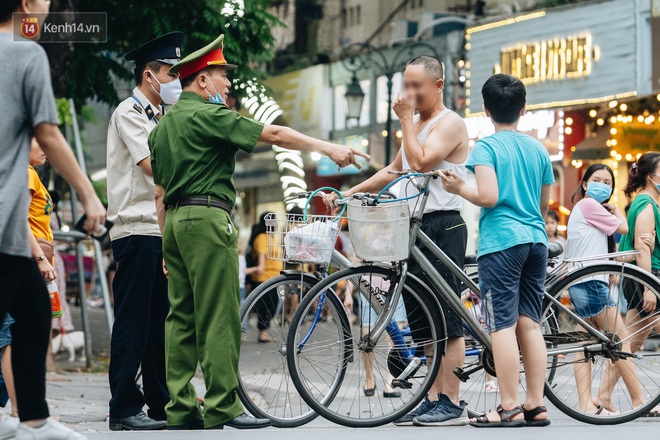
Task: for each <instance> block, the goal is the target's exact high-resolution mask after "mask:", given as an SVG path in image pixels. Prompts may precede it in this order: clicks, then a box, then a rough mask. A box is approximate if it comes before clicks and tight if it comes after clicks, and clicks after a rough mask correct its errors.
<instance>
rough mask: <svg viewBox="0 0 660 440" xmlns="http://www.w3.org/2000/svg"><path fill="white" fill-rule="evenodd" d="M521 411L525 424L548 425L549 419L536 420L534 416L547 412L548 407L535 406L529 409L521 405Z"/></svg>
mask: <svg viewBox="0 0 660 440" xmlns="http://www.w3.org/2000/svg"><path fill="white" fill-rule="evenodd" d="M523 411H524V412H525V422H526V423H527V426H548V425H549V424H550V419H547V418H546V419H541V420H536V418H535V417H536V416H538V415H539V414H543V413H547V412H548V409H547V408H546V407H545V406H537V407H536V408H534V409H529V410H528V409H525V407H523Z"/></svg>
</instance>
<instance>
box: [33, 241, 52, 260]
mask: <svg viewBox="0 0 660 440" xmlns="http://www.w3.org/2000/svg"><path fill="white" fill-rule="evenodd" d="M37 243H39V247H41V252H43V253H44V255H45V256H46V260H48V262H49V263H51V264H52V263H53V257H54V256H55V245H54V244H53V243H51V242H50V241H48V240H46V239H44V238H37Z"/></svg>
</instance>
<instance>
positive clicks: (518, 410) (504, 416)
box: [470, 405, 526, 428]
mask: <svg viewBox="0 0 660 440" xmlns="http://www.w3.org/2000/svg"><path fill="white" fill-rule="evenodd" d="M497 413H498V414H499V415H500V421H499V422H491V421H490V420H488V417H487V416H486V415H483V416H479V417H477V418H476V420H475V421H474V422H470V426H474V427H475V428H521V427H523V426H525V424H526V422H525V420H511V419H512V418H513V417H515V416H517V415H519V414H524V410H523V408H522V406H516V407H515V408H512V409H509V410H505V409H504V408H502V405H498V406H497Z"/></svg>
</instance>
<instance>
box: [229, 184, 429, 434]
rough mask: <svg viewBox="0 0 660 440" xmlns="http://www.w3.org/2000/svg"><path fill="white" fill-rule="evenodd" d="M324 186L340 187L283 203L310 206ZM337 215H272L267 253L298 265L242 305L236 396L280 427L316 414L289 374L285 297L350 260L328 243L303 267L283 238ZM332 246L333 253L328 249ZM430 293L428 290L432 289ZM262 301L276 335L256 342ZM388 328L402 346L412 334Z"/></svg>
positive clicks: (336, 305) (408, 358)
mask: <svg viewBox="0 0 660 440" xmlns="http://www.w3.org/2000/svg"><path fill="white" fill-rule="evenodd" d="M323 190H329V191H336V190H334V189H333V188H319V189H318V190H316V191H308V192H303V193H299V194H296V195H293V196H291V197H288V198H287V199H286V200H285V202H292V201H295V200H296V199H307V204H306V206H307V207H309V204H310V201H311V199H312V198H314V197H321V196H322V193H321V192H320V191H323ZM335 219H337V217H336V216H328V215H326V216H292V215H288V214H269V219H268V220H267V223H268V224H269V226H267V228H268V231H267V233H268V234H270V235H271V236H274V239H273V240H272V241H271V242H270V246H269V249H268V251H269V258H275V259H278V260H282V261H285V262H286V263H287V264H290V265H294V266H298V267H299V268H297V269H289V270H283V271H282V273H281V275H279V276H277V277H275V278H272V279H270V280H268V281H266V282H264V283H262V284H260V285H259V286H258V287H256V288H255V289H254V290H253V291H252V292H251V293H250V295H248V297H247V298H246V299H245V301H244V303H243V304H242V306H241V312H240V313H241V322H242V323H243V337H242V343H241V356H240V360H239V373H240V375H239V387H238V390H237V391H238V395H239V398H240V399H241V401H242V403H243V405H244V406H245V407H246V409H247V410H248V411H249V412H250V413H252V414H253V415H255V416H257V417H263V418H269V419H270V420H271V421H272V423H273V425H274V426H276V427H288V428H292V427H297V426H301V425H304V424H306V423H309V422H310V421H312V420H313V419H314V418H316V417H317V416H318V414H317V413H316V412H315V411H314V410H312V409H311V408H310V407H309V406H308V405H307V404H306V403H305V401H304V400H303V399H302V398H301V397H300V395H299V393H298V392H297V390H296V388H295V387H294V386H293V383H292V382H291V380H290V378H289V373H288V368H287V365H286V339H287V334H288V325H287V322H286V321H287V317H286V315H287V312H286V309H285V307H284V306H285V303H286V300H287V299H291V298H296V299H298V298H301V297H302V296H303V295H304V294H305V293H306V292H308V291H309V290H310V289H311V288H312V287H313V286H314V285H316V284H317V283H318V282H319V281H321V280H322V279H324V278H325V277H326V276H327V273H328V270H329V269H330V268H333V267H334V268H338V269H343V268H348V267H350V266H351V261H349V260H348V259H347V258H346V257H345V256H344V255H342V254H341V253H340V252H338V251H337V250H335V249H334V248H331V247H328V246H327V245H326V246H325V247H324V249H320V250H321V252H322V253H323V254H324V259H323V260H322V261H321V262H319V261H320V260H318V259H316V260H315V261H314V263H316V264H317V268H316V270H315V271H314V272H305V271H304V270H302V267H301V266H302V265H303V264H304V263H306V262H310V261H309V260H305V259H304V258H303V259H301V258H300V257H301V256H302V255H296V256H294V257H295V258H292V257H291V255H289V254H288V253H287V252H286V248H285V247H284V246H283V245H282V242H283V239H284V237H285V236H286V234H287V232H289V231H290V230H291V229H292V228H293V227H295V226H296V225H301V224H307V223H308V222H314V221H326V222H327V221H333V220H335ZM329 243H330V242H328V244H329ZM333 244H334V243H333ZM317 250H318V249H317ZM330 250H331V252H326V251H330ZM328 255H329V256H330V258H329V261H326V260H325V258H326V257H327V256H328ZM303 260H304V261H303ZM406 282H407V283H409V284H411V285H412V287H411V288H413V289H419V288H420V287H419V283H418V280H417V279H416V278H415V277H410V278H409V279H407V280H406ZM428 293H429V294H430V291H429V292H428ZM328 301H330V302H332V305H333V310H336V311H337V313H335V314H334V315H330V316H337V317H339V319H342V320H343V322H344V324H345V325H347V326H350V323H348V317H347V316H346V314H345V313H339V312H338V311H339V310H343V304H342V302H341V301H340V300H339V299H338V298H336V297H332V298H330V299H328ZM264 302H269V304H268V305H267V306H266V308H270V309H272V310H276V313H275V316H274V317H273V318H274V319H273V320H272V322H271V324H270V326H269V329H268V333H269V336H270V337H272V338H273V339H274V342H273V343H271V344H260V343H258V342H256V340H257V331H256V329H255V326H254V325H249V321H250V317H253V318H254V317H255V316H256V317H257V319H258V317H259V312H258V310H257V309H258V305H259V304H260V303H264ZM294 302H295V301H294ZM253 324H254V323H253ZM388 329H389V332H390V335H391V336H390V337H391V338H392V339H393V340H395V341H397V344H399V345H400V344H402V343H403V341H404V340H405V338H409V337H410V333H409V332H407V331H406V329H399V328H398V326H397V325H396V324H395V323H394V322H392V323H390V325H389V327H388ZM398 360H399V361H401V362H403V361H404V360H405V362H406V363H405V364H402V365H401V366H400V368H401V370H402V371H403V370H405V369H406V368H408V369H411V368H414V366H415V365H416V364H417V363H418V362H422V361H421V360H418V359H416V358H415V356H414V354H413V353H410V352H408V353H405V357H403V358H401V359H398Z"/></svg>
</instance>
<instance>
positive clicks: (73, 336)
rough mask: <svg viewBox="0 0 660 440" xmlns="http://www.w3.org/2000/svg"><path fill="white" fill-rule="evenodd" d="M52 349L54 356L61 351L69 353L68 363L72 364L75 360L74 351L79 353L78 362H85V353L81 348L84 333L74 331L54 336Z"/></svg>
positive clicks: (83, 345) (83, 342)
mask: <svg viewBox="0 0 660 440" xmlns="http://www.w3.org/2000/svg"><path fill="white" fill-rule="evenodd" d="M51 347H52V349H51V350H52V352H53V355H56V354H57V353H59V352H61V351H64V350H66V351H68V352H69V362H73V361H75V360H76V351H80V352H81V355H80V360H81V361H83V362H84V361H85V360H86V358H85V351H84V350H83V348H84V347H85V333H83V332H80V331H76V332H71V333H64V334H62V333H60V334H59V335H57V336H55V337H54V338H53V342H52V344H51Z"/></svg>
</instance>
